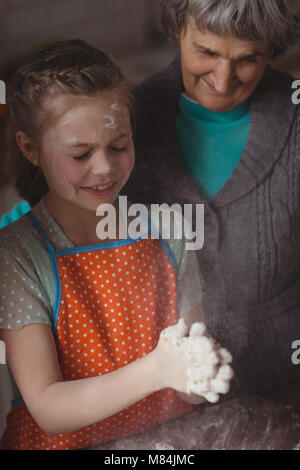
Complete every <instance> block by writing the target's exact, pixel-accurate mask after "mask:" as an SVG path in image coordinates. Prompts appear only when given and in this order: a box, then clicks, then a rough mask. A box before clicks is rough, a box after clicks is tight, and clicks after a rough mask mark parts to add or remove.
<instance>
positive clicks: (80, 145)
mask: <svg viewBox="0 0 300 470" xmlns="http://www.w3.org/2000/svg"><path fill="white" fill-rule="evenodd" d="M127 136H128V134H127V133H125V132H122V133H121V134H119V135H118V136H117V137H115V138H114V139H113V140H112V142H115V141H117V140H120V139H122V137H127ZM90 145H92V144H91V142H76V144H69V146H70V147H71V148H77V147H88V146H90Z"/></svg>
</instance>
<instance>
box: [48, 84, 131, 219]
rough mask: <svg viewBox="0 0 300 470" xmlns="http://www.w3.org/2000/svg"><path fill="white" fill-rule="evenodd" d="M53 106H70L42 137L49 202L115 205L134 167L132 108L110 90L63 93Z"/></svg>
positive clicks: (87, 206)
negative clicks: (130, 114) (94, 93)
mask: <svg viewBox="0 0 300 470" xmlns="http://www.w3.org/2000/svg"><path fill="white" fill-rule="evenodd" d="M45 106H46V107H47V103H45ZM48 106H49V108H50V109H49V111H50V113H51V112H52V113H53V114H54V115H55V112H57V110H61V109H62V110H64V111H63V112H59V115H58V117H57V118H55V119H54V120H53V121H52V122H51V124H49V128H48V129H46V131H45V132H44V134H43V136H42V139H41V146H40V166H41V169H42V171H43V173H44V176H45V178H46V180H47V183H48V186H49V194H48V195H47V200H48V202H49V201H51V204H52V207H54V206H55V205H56V204H59V205H60V206H61V205H62V204H65V205H66V204H67V205H68V206H70V204H71V205H72V206H74V205H75V206H79V207H80V208H82V209H87V210H89V211H93V212H95V211H96V209H97V207H98V205H99V204H101V203H111V204H112V203H113V202H114V201H115V199H116V198H117V196H118V194H119V192H120V190H121V189H122V187H123V186H124V185H125V183H126V181H127V179H128V177H129V175H130V173H131V171H132V168H133V165H134V148H133V142H132V135H131V125H130V116H129V111H128V109H127V108H126V106H124V105H123V104H122V103H120V102H119V101H118V100H117V99H116V98H114V96H113V94H112V93H111V92H109V91H105V92H101V93H99V94H98V95H96V96H94V97H84V96H72V95H67V96H58V97H56V98H55V97H54V98H53V99H51V101H49V102H48ZM53 108H54V110H53ZM51 110H52V111H51ZM55 110H56V111H55Z"/></svg>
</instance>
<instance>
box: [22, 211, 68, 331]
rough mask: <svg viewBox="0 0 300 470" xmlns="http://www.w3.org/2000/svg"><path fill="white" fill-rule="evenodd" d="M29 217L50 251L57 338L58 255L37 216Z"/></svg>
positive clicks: (59, 287)
mask: <svg viewBox="0 0 300 470" xmlns="http://www.w3.org/2000/svg"><path fill="white" fill-rule="evenodd" d="M26 215H27V217H29V219H30V220H31V222H32V223H33V225H34V226H35V228H36V229H37V231H38V232H39V234H40V235H41V236H42V237H43V239H44V240H45V241H46V244H47V250H48V255H49V258H50V262H51V266H52V271H53V275H54V283H55V299H54V308H53V313H52V319H53V325H52V329H53V333H54V335H55V337H56V326H57V320H58V313H59V307H60V301H61V279H60V275H59V269H58V265H57V261H56V253H55V250H54V248H53V246H52V245H51V244H50V243H49V241H48V238H47V237H46V235H45V233H44V231H43V230H42V228H41V226H40V224H39V222H38V221H37V219H36V218H35V216H34V215H33V214H32V212H28V213H27V214H26Z"/></svg>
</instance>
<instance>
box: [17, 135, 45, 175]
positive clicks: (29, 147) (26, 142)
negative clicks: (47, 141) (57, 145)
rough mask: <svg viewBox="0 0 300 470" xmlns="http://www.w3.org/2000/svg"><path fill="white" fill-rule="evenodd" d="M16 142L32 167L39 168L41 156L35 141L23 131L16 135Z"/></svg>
mask: <svg viewBox="0 0 300 470" xmlns="http://www.w3.org/2000/svg"><path fill="white" fill-rule="evenodd" d="M16 140H17V144H18V147H19V149H20V150H21V152H22V153H23V155H24V157H26V158H27V160H29V161H30V163H32V165H34V166H39V154H38V151H37V149H36V146H35V144H34V142H33V140H32V139H31V138H30V137H28V136H27V135H26V134H24V132H22V131H18V132H17V133H16Z"/></svg>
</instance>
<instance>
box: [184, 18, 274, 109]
mask: <svg viewBox="0 0 300 470" xmlns="http://www.w3.org/2000/svg"><path fill="white" fill-rule="evenodd" d="M180 47H181V67H182V76H183V84H184V90H185V94H186V95H187V96H188V97H189V98H190V99H192V100H194V101H196V102H198V103H199V104H201V105H202V106H204V107H205V108H207V109H209V110H211V111H219V112H222V111H229V110H231V109H233V108H235V107H236V106H238V105H239V104H240V103H242V102H243V101H246V100H247V99H248V98H249V97H250V96H251V95H252V93H253V92H254V90H255V88H256V86H257V85H258V83H259V81H260V80H261V78H262V76H263V74H264V72H265V69H266V66H267V63H268V60H269V57H270V53H269V46H268V44H266V43H265V42H259V41H246V40H240V39H236V38H234V37H221V36H216V35H214V34H211V33H209V32H200V31H199V30H198V28H197V26H196V24H195V21H194V20H193V19H192V18H191V19H190V20H189V21H188V23H187V25H186V26H185V28H184V29H183V30H182V32H181V35H180Z"/></svg>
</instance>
